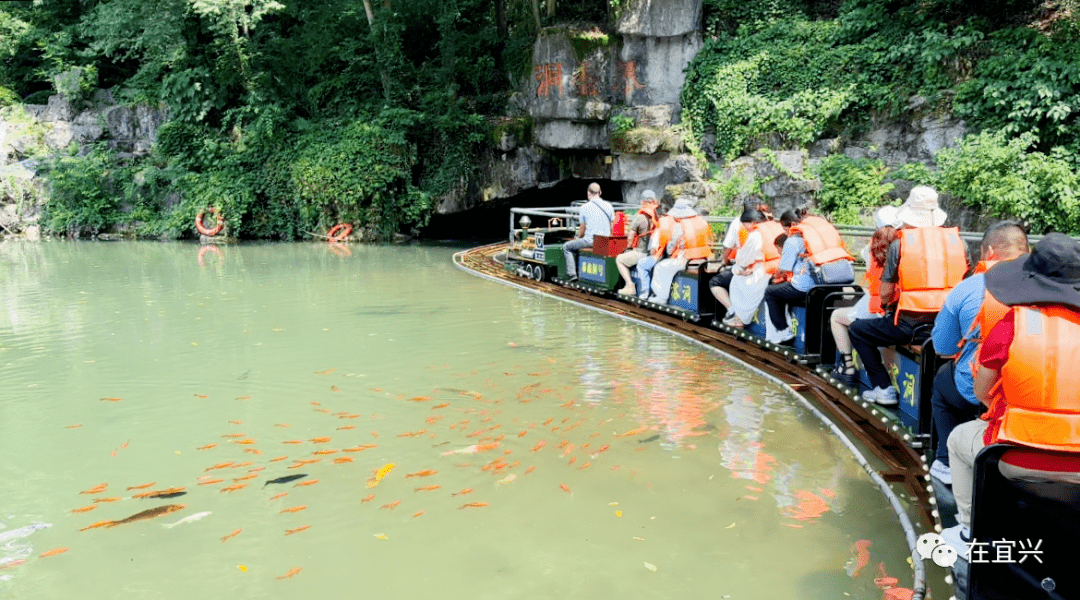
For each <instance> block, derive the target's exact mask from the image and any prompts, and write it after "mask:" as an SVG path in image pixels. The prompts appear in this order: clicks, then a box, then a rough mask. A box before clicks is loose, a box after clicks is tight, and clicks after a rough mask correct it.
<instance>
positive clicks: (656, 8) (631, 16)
mask: <svg viewBox="0 0 1080 600" xmlns="http://www.w3.org/2000/svg"><path fill="white" fill-rule="evenodd" d="M619 10H620V13H619V15H618V20H617V21H616V23H615V26H616V28H617V29H618V31H619V33H621V34H623V35H637V36H651V37H672V36H677V35H685V34H687V33H691V32H696V31H700V30H701V13H702V2H701V0H624V1H623V2H622V3H621V5H620V9H619Z"/></svg>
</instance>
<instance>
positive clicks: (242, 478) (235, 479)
mask: <svg viewBox="0 0 1080 600" xmlns="http://www.w3.org/2000/svg"><path fill="white" fill-rule="evenodd" d="M258 476H259V475H258V473H251V474H249V475H244V476H243V477H236V478H233V481H234V482H235V481H247V480H248V479H255V478H256V477H258Z"/></svg>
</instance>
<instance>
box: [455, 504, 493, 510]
mask: <svg viewBox="0 0 1080 600" xmlns="http://www.w3.org/2000/svg"><path fill="white" fill-rule="evenodd" d="M484 506H491V505H490V504H488V503H487V502H469V503H467V504H462V505H461V506H459V507H458V510H461V509H463V508H482V507H484Z"/></svg>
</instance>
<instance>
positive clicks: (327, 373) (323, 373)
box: [315, 368, 337, 375]
mask: <svg viewBox="0 0 1080 600" xmlns="http://www.w3.org/2000/svg"><path fill="white" fill-rule="evenodd" d="M334 371H337V368H332V369H327V370H325V371H315V374H316V375H329V374H331V373H333V372H334Z"/></svg>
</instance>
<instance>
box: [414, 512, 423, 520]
mask: <svg viewBox="0 0 1080 600" xmlns="http://www.w3.org/2000/svg"><path fill="white" fill-rule="evenodd" d="M422 514H424V511H422V510H421V511H419V512H417V513H415V514H413V518H414V519H415V518H416V517H419V516H420V515H422Z"/></svg>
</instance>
